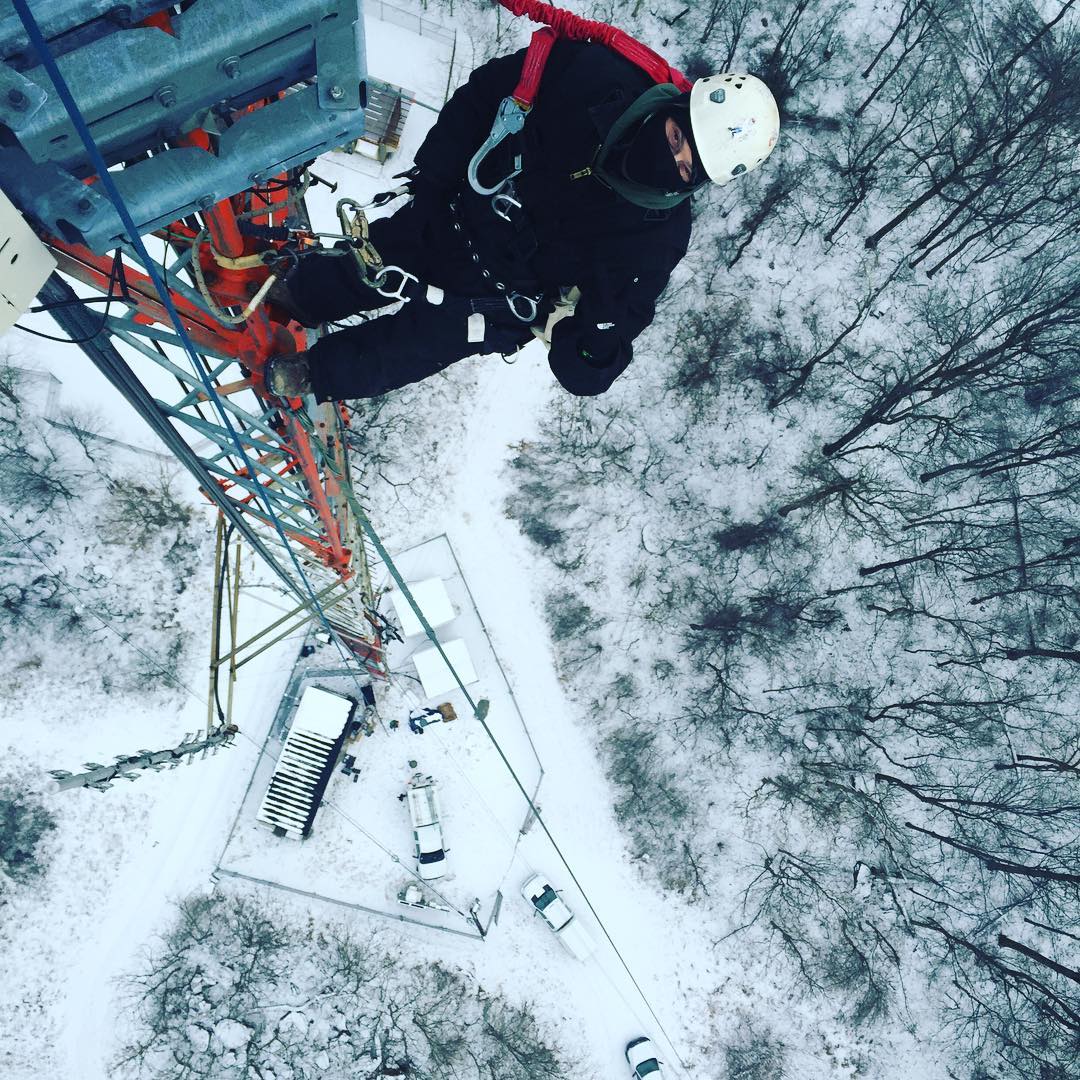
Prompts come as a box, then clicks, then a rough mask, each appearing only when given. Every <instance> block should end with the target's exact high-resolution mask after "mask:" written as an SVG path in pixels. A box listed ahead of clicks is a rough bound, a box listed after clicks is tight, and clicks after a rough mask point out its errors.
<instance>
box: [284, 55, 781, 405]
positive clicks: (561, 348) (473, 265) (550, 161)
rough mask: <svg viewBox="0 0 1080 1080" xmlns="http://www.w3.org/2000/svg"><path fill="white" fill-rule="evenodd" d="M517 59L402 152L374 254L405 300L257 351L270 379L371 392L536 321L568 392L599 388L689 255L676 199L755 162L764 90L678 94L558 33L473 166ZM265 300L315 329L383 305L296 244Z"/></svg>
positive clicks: (728, 78) (681, 205) (288, 392)
mask: <svg viewBox="0 0 1080 1080" xmlns="http://www.w3.org/2000/svg"><path fill="white" fill-rule="evenodd" d="M524 61H525V50H521V51H519V52H517V53H514V54H512V55H510V56H504V57H500V58H498V59H495V60H492V61H490V62H489V63H487V64H484V65H483V66H482V67H480V68H478V69H477V70H476V71H474V72H473V74H472V76H471V77H470V78H469V80H468V82H467V83H466V84H465V85H464V86H463V87H461V88H460V89H459V90H458V91H457V92H456V93H455V94H454V95H453V97H451V99H450V100H449V102H447V104H446V106H445V107H444V108H443V110H442V112H441V113H440V115H439V119H438V121H437V122H436V124H435V126H434V127H433V128H432V129H431V131H430V132H429V134H428V136H427V138H426V139H425V141H424V144H423V145H422V146H421V148H420V150H419V152H418V153H417V155H416V164H415V168H414V169H413V170H412V171H411V172H410V173H409V174H408V175H409V176H410V182H409V186H410V190H411V194H412V200H411V202H410V203H409V204H408V205H406V206H404V207H403V208H402V209H401V210H399V211H398V212H397V213H396V214H394V215H393V216H392V217H388V218H384V219H381V220H378V221H375V222H373V223H372V226H371V240H372V242H373V244H374V246H375V248H376V249H377V250H378V252H379V254H380V255H381V257H382V259H383V262H384V264H385V265H386V266H387V267H388V268H389V267H391V266H392V267H394V268H401V269H402V270H405V271H407V272H408V274H410V275H414V277H415V279H416V280H415V281H411V280H410V279H408V278H406V277H405V276H404V275H403V276H402V278H401V280H402V282H403V284H402V289H404V288H405V283H408V284H409V286H410V290H411V291H410V292H409V293H408V294H407V295H409V299H408V302H407V303H405V304H404V305H403V306H402V307H401V309H400V310H399V311H397V312H395V313H393V314H391V315H384V316H380V317H378V318H373V319H369V320H367V321H365V322H363V323H361V324H360V325H359V326H352V327H347V328H345V329H341V330H337V331H335V332H332V333H329V334H326V335H324V336H323V337H322V338H320V339H319V340H318V341H317V342H316V343H315V344H314V345H313V346H312V347H311V349H310V350H309V351H308V352H306V353H300V354H289V355H285V356H277V357H273V358H271V360H270V361H269V362H268V364H267V368H266V373H265V378H266V385H267V388H268V389H269V390H270V392H271V393H274V394H277V395H280V396H283V397H298V396H300V395H303V394H307V393H314V394H315V396H316V398H317V399H318V400H320V401H329V400H338V399H344V398H358V397H375V396H377V395H379V394H384V393H386V392H387V391H389V390H393V389H397V388H399V387H402V386H406V385H408V384H409V383H414V382H417V381H419V380H421V379H424V378H427V377H428V376H430V375H433V374H435V373H436V372H439V371H442V370H443V369H444V368H446V367H448V366H449V365H450V364H452V363H454V362H455V361H457V360H461V359H463V358H464V357H466V356H472V355H475V354H486V353H503V354H508V353H512V352H515V351H516V350H518V349H520V348H521V347H522V346H523V345H525V344H526V343H527V342H529V341H530V340H532V337H533V336H534V332H536V334H537V336H540V335H546V338H547V340H549V341H550V348H549V353H548V362H549V365H550V367H551V370H552V372H553V373H554V375H555V377H556V378H557V379H558V381H559V382H560V383H561V384H562V386H563V387H565V389H566V390H568V391H569V392H570V393H572V394H578V395H592V394H600V393H603V392H604V391H605V390H607V389H608V388H609V387H610V386H611V384H612V382H613V381H614V380H615V379H616V378H617V377H618V376H619V375H620V374H621V373H622V372H623V371H624V370H625V369H626V367H627V365H628V364H629V363H630V361H631V359H632V357H633V341H634V338H636V337H637V335H638V334H640V333H641V331H642V330H643V329H644V328H645V327H646V326H648V325H649V323H650V322H651V321H652V318H653V314H654V312H655V305H656V300H657V298H658V297H659V296H660V294H661V292H662V291H663V290H664V287H665V286H666V284H667V282H668V278H669V277H670V275H671V272H672V270H673V269H674V268H675V267H676V265H677V264H678V263H679V261H680V260H681V259H682V257H683V256H684V255H685V254H686V250H687V246H688V244H689V239H690V218H691V213H690V201H689V200H690V196H691V195H692V194H693V193H694V192H695V191H697V190H698V189H699V188H701V187H703V186H704V185H706V184H708V183H709V182H710V181H711V182H713V183H717V184H725V183H728V182H729V181H731V180H733V179H735V178H736V177H738V176H740V175H742V174H744V173H748V172H750V171H751V170H753V169H755V168H756V167H757V166H758V165H760V164H761V163H762V161H764V160H765V158H766V157H767V156H768V155H769V153H770V152H771V150H772V148H773V146H774V145H775V143H776V139H777V135H778V133H779V126H780V124H779V113H778V110H777V107H776V103H775V101H774V100H773V97H772V94H771V93H770V92H769V90H768V88H767V87H766V86H765V84H764V83H762V82H761V81H760V80H758V79H756V78H755V77H754V76H752V75H745V74H735V73H726V74H720V75H714V76H711V77H709V78H704V79H699V80H698V81H697V82H696V83H694V84H693V87H692V88H691V89H690V90H688V91H685V92H683V91H680V89H679V88H678V87H677V86H675V85H673V84H671V83H659V84H658V83H656V82H655V81H654V80H653V79H652V78H651V77H650V76H649V75H648V74H647V73H646V72H645V71H643V70H642V68H641V67H639V66H637V64H635V63H633V62H631V61H630V60H629V59H627V58H626V57H625V56H623V55H620V54H619V53H618V52H616V51H615V50H613V49H611V48H608V47H607V46H606V45H603V44H596V43H589V42H582V41H570V40H564V39H559V40H556V41H555V42H554V45H553V47H552V48H551V52H550V56H549V57H548V59H547V60H546V64H545V66H544V68H543V77H542V80H541V81H540V84H539V90H538V93H537V95H536V100H535V104H534V105H533V107H532V109H531V110H530V111H529V112H528V114H527V119H526V120H525V123H524V125H523V127H521V130H520V131H519V132H518V133H516V134H515V135H513V136H511V137H509V138H505V139H502V140H501V141H498V142H497V144H496V145H494V146H490V143H491V141H492V140H489V142H488V146H489V149H488V151H487V152H486V153H485V155H484V156H483V159H482V161H474V155H477V151H478V148H480V147H482V146H484V145H485V139H487V138H488V133H489V131H491V130H492V120H493V118H494V117H496V115H497V114H499V113H500V108H501V104H502V105H505V103H506V101H507V100H508V99H509V98H510V96H511V95H512V94H513V92H514V89H515V84H517V83H518V80H519V78H520V77H521V75H522V65H523V62H524ZM687 85H688V84H687ZM470 174H471V175H470ZM396 273H397V271H396V270H393V271H391V270H389V269H388V271H387V277H390V276H391V275H395V276H394V280H395V281H396V280H397V278H396ZM384 280H385V279H384ZM571 290H573V291H572V292H571ZM272 296H276V299H277V302H278V304H279V306H280V307H282V308H283V309H284V310H286V311H287V312H288V313H289V314H290V315H291V316H292V317H294V318H296V319H298V320H299V321H300V322H302V323H303V324H304V325H306V326H311V327H313V326H317V325H319V324H321V323H324V322H334V321H336V320H339V319H342V318H344V317H346V316H348V315H352V314H355V313H358V312H361V311H372V310H374V309H376V308H379V307H382V306H385V305H386V304H387V303H388V300H387V298H386V296H385V295H381V294H380V293H379V292H377V291H376V290H375V289H374V288H372V287H371V286H370V285H368V284H366V283H365V282H364V281H363V279H362V277H361V275H360V273H359V271H358V269H357V263H356V260H355V259H353V258H351V257H341V255H340V254H339V255H330V254H327V255H320V256H308V257H306V258H304V259H302V260H301V261H300V264H299V266H298V267H297V268H296V270H294V271H293V273H292V274H291V275H290V276H289V277H288V278H287V279H286V281H285V282H284V284H283V285H282V286H280V287H279V288H278V289H277V290H276V291H275V293H274V294H272ZM567 297H573V298H574V299H575V300H576V307H573V308H572V309H571V307H570V306H569V305H568V304H567V303H566V298H567ZM560 301H562V302H561V303H560ZM557 305H558V307H557ZM571 311H572V313H569V312H571ZM556 315H557V316H561V317H558V318H557V319H556V318H555V317H554V316H556Z"/></svg>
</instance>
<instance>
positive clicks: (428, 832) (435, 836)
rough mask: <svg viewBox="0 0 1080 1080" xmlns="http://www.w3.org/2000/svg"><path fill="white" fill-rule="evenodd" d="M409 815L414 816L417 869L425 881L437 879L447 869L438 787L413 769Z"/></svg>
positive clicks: (427, 777)
mask: <svg viewBox="0 0 1080 1080" xmlns="http://www.w3.org/2000/svg"><path fill="white" fill-rule="evenodd" d="M407 795H408V802H409V817H410V818H412V826H413V848H414V851H415V854H416V872H417V873H418V874H419V875H420V877H422V878H423V879H424V880H425V881H435V880H436V879H438V878H441V877H442V876H443V875H444V874H445V873H446V848H445V846H444V842H443V834H442V823H441V819H442V811H441V809H440V808H439V789H438V786H437V785H436V783H435V781H434V780H432V778H431V777H430V776H423V775H422V774H421V773H414V774H413V777H412V779H411V780H410V781H409V786H408V789H407Z"/></svg>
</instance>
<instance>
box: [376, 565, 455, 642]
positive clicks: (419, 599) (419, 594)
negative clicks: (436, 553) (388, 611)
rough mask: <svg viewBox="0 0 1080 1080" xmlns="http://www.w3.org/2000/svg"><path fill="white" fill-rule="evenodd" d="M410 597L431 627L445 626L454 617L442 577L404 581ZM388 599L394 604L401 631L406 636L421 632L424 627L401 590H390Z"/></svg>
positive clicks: (452, 607) (452, 606)
mask: <svg viewBox="0 0 1080 1080" xmlns="http://www.w3.org/2000/svg"><path fill="white" fill-rule="evenodd" d="M406 584H407V587H408V590H409V592H410V593H412V598H413V599H414V600H415V601H416V603H417V604H418V605H419V607H420V610H421V611H422V612H423V613H424V618H425V619H427V621H428V624H429V625H430V626H431V627H433V628H434V627H436V626H445V625H446V624H447V623H448V622H451V621H452V620H453V619H454V618H455V617H456V612H455V611H454V605H453V604H452V603H451V602H450V597H449V595H448V594H447V591H446V585H445V584H443V580H442V578H437V577H435V578H427V579H426V580H424V581H418V582H416V584H410V583H406ZM390 601H391V603H393V605H394V611H395V612H396V613H397V617H398V622H399V623H401V631H402V633H403V634H404V635H405V636H406V637H412V635H413V634H422V633H423V632H424V627H423V626H422V625H421V622H420V620H419V619H418V618H417V616H416V612H415V611H413V608H412V605H411V604H410V603H409V601H408V600H407V599H406V598H405V594H404V593H401V592H392V593H391V594H390Z"/></svg>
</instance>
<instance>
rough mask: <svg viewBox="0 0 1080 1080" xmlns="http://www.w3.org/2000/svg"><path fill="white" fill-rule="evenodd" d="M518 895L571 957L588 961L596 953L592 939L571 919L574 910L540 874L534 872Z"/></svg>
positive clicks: (575, 920) (579, 924)
mask: <svg viewBox="0 0 1080 1080" xmlns="http://www.w3.org/2000/svg"><path fill="white" fill-rule="evenodd" d="M521 895H522V896H524V897H525V899H526V900H528V901H529V903H530V904H532V906H533V911H534V912H535V913H536V914H537V915H539V916H540V917H541V918H542V919H543V920H544V922H546V923H547V924H548V926H549V927H551V930H552V932H553V933H554V934H555V936H556V937H557V938H558V939H559V940H560V941H561V942H562V944H563V947H564V948H565V949H566V951H567V952H569V953H570V955H571V956H573V957H574V958H575V959H577V960H588V958H589V957H590V956H592V954H593V953H594V952H596V942H594V941H593V939H592V938H591V937H589V935H588V933H587V932H586V930H585V929H584V927H582V925H581V923H579V922H578V921H577V919H575V918H574V913H573V912H572V911H571V910H570V909H569V908H568V907H567V906H566V904H565V903H564V902H563V898H562V897H561V896H560V895H559V893H558V891H557V890H556V889H554V888H553V887H552V886H551V884H550V883H549V882H548V880H547V878H545V877H544V875H543V874H534V875H533V876H532V877H531V878H529V880H528V881H526V882H525V884H524V885H522V886H521Z"/></svg>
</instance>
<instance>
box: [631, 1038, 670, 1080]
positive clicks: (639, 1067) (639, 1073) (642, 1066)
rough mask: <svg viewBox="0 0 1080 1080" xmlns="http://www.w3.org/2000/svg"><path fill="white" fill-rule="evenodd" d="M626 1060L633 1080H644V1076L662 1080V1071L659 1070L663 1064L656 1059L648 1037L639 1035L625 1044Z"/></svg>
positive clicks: (654, 1050)
mask: <svg viewBox="0 0 1080 1080" xmlns="http://www.w3.org/2000/svg"><path fill="white" fill-rule="evenodd" d="M626 1060H627V1061H628V1062H629V1064H630V1068H631V1069H632V1070H633V1071H632V1072H631V1073H630V1075H631V1076H632V1077H634V1080H644V1078H645V1077H646V1076H648V1077H651V1078H652V1080H663V1078H664V1071H663V1069H661V1068H660V1066H661V1065H662V1064H663V1062H662V1061H660V1060H659V1058H657V1056H656V1047H655V1045H654V1044H653V1041H652V1039H650V1038H648V1036H646V1035H639V1036H638V1037H637V1038H636V1039H631V1040H630V1041H629V1042H628V1043H627V1044H626Z"/></svg>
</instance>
